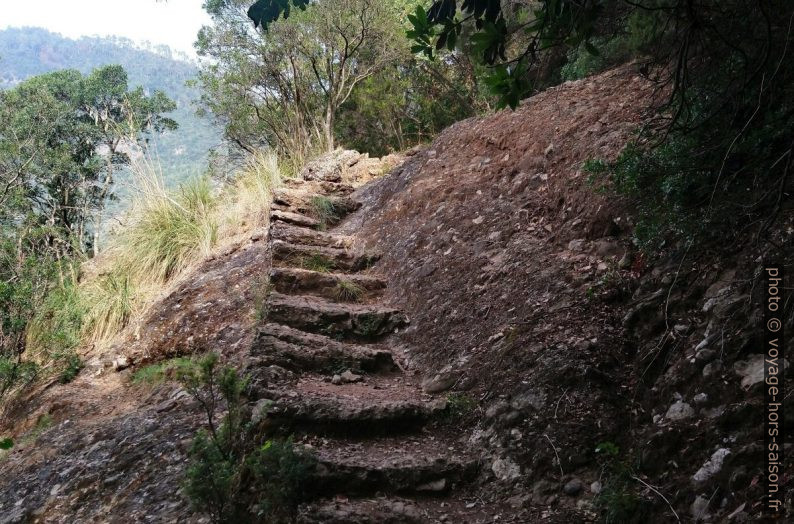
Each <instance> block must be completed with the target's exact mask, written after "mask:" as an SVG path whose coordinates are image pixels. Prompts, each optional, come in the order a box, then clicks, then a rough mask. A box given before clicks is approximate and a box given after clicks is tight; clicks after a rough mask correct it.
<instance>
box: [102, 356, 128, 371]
mask: <svg viewBox="0 0 794 524" xmlns="http://www.w3.org/2000/svg"><path fill="white" fill-rule="evenodd" d="M106 362H107V361H106ZM128 367H130V360H129V359H128V358H127V357H125V356H123V355H119V356H118V357H116V358H114V359H113V369H114V370H116V371H123V370H125V369H127V368H128Z"/></svg>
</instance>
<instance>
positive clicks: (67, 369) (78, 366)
mask: <svg viewBox="0 0 794 524" xmlns="http://www.w3.org/2000/svg"><path fill="white" fill-rule="evenodd" d="M82 369H83V361H82V360H80V357H79V356H78V355H76V354H74V353H72V354H70V355H68V356H66V357H65V358H64V368H63V371H61V383H62V384H67V383H69V382H71V381H72V380H74V379H75V378H77V375H78V374H79V373H80V370H82Z"/></svg>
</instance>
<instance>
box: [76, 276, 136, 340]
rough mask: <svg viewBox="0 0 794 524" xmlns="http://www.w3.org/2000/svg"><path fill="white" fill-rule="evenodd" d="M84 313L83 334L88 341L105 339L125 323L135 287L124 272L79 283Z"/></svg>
mask: <svg viewBox="0 0 794 524" xmlns="http://www.w3.org/2000/svg"><path fill="white" fill-rule="evenodd" d="M82 292H83V296H84V297H85V303H86V309H87V311H86V314H85V317H84V319H83V335H84V338H85V339H87V340H88V341H89V342H91V343H97V342H101V341H103V340H107V339H109V338H110V337H112V336H113V335H115V334H116V333H118V332H119V331H121V329H122V328H124V326H126V325H127V323H128V322H129V320H130V319H131V318H132V317H133V315H134V314H135V310H136V304H135V300H136V290H135V287H134V285H133V283H132V281H131V279H130V276H129V275H128V274H124V273H122V272H120V271H118V270H116V271H112V272H111V273H108V274H105V275H100V276H99V277H97V278H96V279H94V280H92V281H89V282H87V283H86V284H85V285H84V286H83V290H82Z"/></svg>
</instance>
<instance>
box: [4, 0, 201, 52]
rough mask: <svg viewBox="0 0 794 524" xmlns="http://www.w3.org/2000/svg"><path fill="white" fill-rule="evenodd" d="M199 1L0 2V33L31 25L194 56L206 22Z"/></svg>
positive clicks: (62, 0) (37, 0)
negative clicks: (145, 43) (159, 46)
mask: <svg viewBox="0 0 794 524" xmlns="http://www.w3.org/2000/svg"><path fill="white" fill-rule="evenodd" d="M203 3H204V0H167V1H162V0H161V1H157V0H0V29H3V28H6V27H8V26H36V27H44V28H45V29H49V30H50V31H53V32H56V33H61V34H62V35H64V36H68V37H71V38H76V37H79V36H92V35H101V36H104V35H118V36H124V37H127V38H130V39H132V40H135V41H138V42H141V41H144V40H148V41H150V42H152V43H154V44H166V45H168V46H170V47H172V48H173V49H175V50H179V51H183V52H185V53H188V54H190V55H191V56H195V52H194V51H193V42H195V40H196V33H197V32H198V30H199V28H200V27H201V26H202V25H205V24H208V23H209V17H208V15H207V14H206V13H205V12H204V11H203V10H202V8H201V5H202V4H203Z"/></svg>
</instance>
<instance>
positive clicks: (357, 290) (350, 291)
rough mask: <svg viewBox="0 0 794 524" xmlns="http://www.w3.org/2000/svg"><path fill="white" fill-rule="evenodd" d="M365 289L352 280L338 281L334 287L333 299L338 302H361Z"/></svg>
mask: <svg viewBox="0 0 794 524" xmlns="http://www.w3.org/2000/svg"><path fill="white" fill-rule="evenodd" d="M365 293H366V289H364V288H363V287H361V286H359V285H358V284H356V283H355V282H353V281H352V280H340V281H339V282H338V283H337V284H336V286H335V287H334V297H335V298H336V299H337V300H338V301H339V302H361V299H362V298H363V297H364V294H365Z"/></svg>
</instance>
